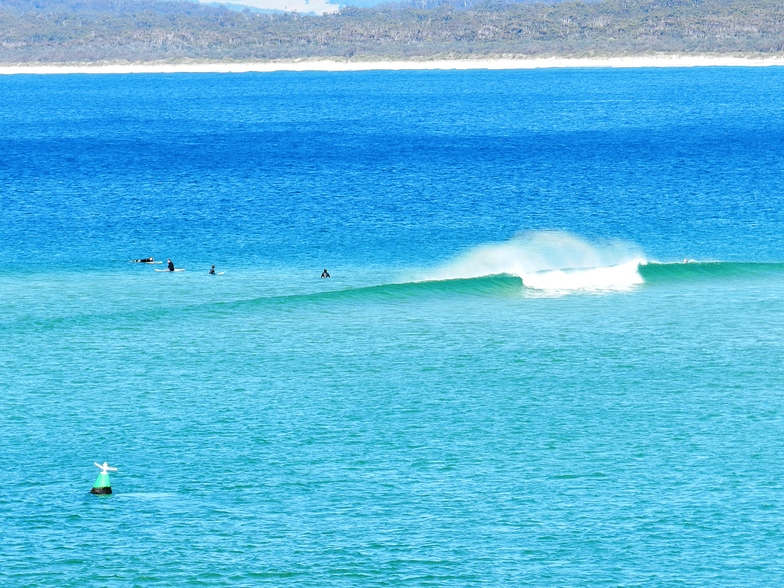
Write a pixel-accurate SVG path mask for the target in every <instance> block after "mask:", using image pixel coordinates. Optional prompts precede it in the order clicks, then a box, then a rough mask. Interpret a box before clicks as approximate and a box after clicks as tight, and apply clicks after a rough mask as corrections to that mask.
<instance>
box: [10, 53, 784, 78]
mask: <svg viewBox="0 0 784 588" xmlns="http://www.w3.org/2000/svg"><path fill="white" fill-rule="evenodd" d="M776 65H778V66H781V65H784V57H772V58H756V57H729V56H727V57H718V56H708V55H697V56H686V55H667V56H640V57H607V58H564V57H546V58H524V57H520V58H498V59H490V58H488V59H484V58H483V59H478V58H477V59H474V58H465V59H450V60H421V61H330V60H297V61H266V62H265V61H259V62H247V63H220V62H213V63H176V64H172V63H132V64H114V65H112V64H109V65H0V74H102V73H104V74H105V73H109V74H126V73H245V72H274V71H369V70H431V69H433V70H434V69H440V70H448V69H457V70H467V69H540V68H588V67H591V68H602V67H603V68H634V67H717V66H723V67H728V66H734V67H762V66H776Z"/></svg>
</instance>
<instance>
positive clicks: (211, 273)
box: [210, 265, 215, 276]
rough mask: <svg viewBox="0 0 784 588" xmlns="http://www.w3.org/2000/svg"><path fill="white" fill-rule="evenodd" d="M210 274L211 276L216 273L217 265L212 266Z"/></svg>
mask: <svg viewBox="0 0 784 588" xmlns="http://www.w3.org/2000/svg"><path fill="white" fill-rule="evenodd" d="M210 275H211V276H214V275H215V265H213V266H212V267H211V268H210Z"/></svg>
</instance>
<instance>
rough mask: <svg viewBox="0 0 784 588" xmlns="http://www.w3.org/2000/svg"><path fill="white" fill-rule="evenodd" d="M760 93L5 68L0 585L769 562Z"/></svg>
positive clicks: (768, 365)
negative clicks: (105, 467)
mask: <svg viewBox="0 0 784 588" xmlns="http://www.w3.org/2000/svg"><path fill="white" fill-rule="evenodd" d="M783 95H784V71H780V70H778V69H773V68H771V69H767V68H766V69H747V68H700V69H684V70H679V69H672V70H623V71H613V70H561V71H556V70H552V71H520V72H482V71H473V72H472V71H469V72H364V73H333V74H326V73H297V74H286V73H280V74H245V75H207V74H204V75H149V76H147V75H134V76H110V75H105V76H7V77H2V78H0V153H2V154H3V157H2V158H0V205H1V206H2V208H1V210H2V211H3V217H4V218H3V223H2V224H0V254H1V255H2V259H3V260H4V269H5V271H4V272H3V273H2V274H0V301H1V302H2V307H3V312H2V313H0V370H2V371H1V372H0V373H2V378H0V431H2V435H1V436H0V463H2V468H0V545H2V548H0V582H1V583H2V584H3V585H8V586H33V585H35V586H42V585H49V586H84V585H98V586H129V585H135V586H148V585H149V586H154V585H161V586H169V585H181V586H200V585H209V586H229V585H232V586H234V585H240V586H253V585H274V586H279V585H284V586H289V585H292V586H294V585H296V586H474V585H493V586H591V587H593V586H642V585H644V586H710V587H715V586H772V585H776V584H777V583H778V581H779V578H780V577H781V574H782V571H784V570H782V567H783V566H782V551H783V550H784V534H783V533H782V528H781V512H782V508H783V507H784V502H783V501H782V483H781V481H780V480H781V477H782V474H784V467H783V466H782V465H781V454H782V451H783V450H784V441H782V435H781V431H782V426H784V412H783V410H784V400H783V399H782V394H781V392H782V389H783V388H784V360H782V351H783V350H782V347H783V345H782V342H784V294H783V292H784V242H782V235H784V207H783V206H782V204H783V202H782V196H781V193H780V187H781V186H782V185H783V182H782V180H784V161H783V160H782V157H781V153H782V147H783V146H784V101H782V99H781V96H783ZM150 255H152V256H154V257H155V258H156V259H158V260H162V261H164V262H165V260H166V259H167V258H171V259H172V260H173V261H174V262H175V264H176V265H177V266H178V267H183V268H185V270H186V271H184V272H181V273H180V272H178V273H174V274H169V273H165V272H156V271H154V270H155V269H162V268H163V267H165V266H164V265H155V266H148V265H141V264H134V263H130V262H129V260H131V259H136V258H140V257H146V256H150ZM684 260H687V261H688V263H683V262H684ZM211 264H216V266H217V270H218V271H223V272H225V273H224V274H223V275H220V276H209V275H207V270H208V269H209V267H210V265H211ZM325 267H326V268H328V269H329V271H330V273H331V275H332V278H330V279H329V280H321V279H319V275H320V274H321V271H322V270H323V269H324V268H325ZM94 461H98V462H103V461H108V462H109V464H110V465H112V466H115V467H117V468H118V471H117V472H113V473H112V475H111V479H112V486H113V490H114V494H113V495H111V496H93V495H91V494H89V490H90V488H91V486H92V483H93V481H94V480H95V478H96V476H97V474H98V469H97V468H95V467H94V466H93V465H92V464H93V462H94Z"/></svg>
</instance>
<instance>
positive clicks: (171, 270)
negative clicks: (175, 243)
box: [166, 259, 174, 272]
mask: <svg viewBox="0 0 784 588" xmlns="http://www.w3.org/2000/svg"><path fill="white" fill-rule="evenodd" d="M166 263H167V264H168V265H167V266H166V268H167V269H168V270H169V271H170V272H173V271H174V263H173V262H172V260H171V259H167V260H166Z"/></svg>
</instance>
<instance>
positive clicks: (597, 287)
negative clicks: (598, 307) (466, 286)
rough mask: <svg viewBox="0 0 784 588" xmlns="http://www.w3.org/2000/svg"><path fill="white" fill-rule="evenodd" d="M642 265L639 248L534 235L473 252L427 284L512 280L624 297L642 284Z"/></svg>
mask: <svg viewBox="0 0 784 588" xmlns="http://www.w3.org/2000/svg"><path fill="white" fill-rule="evenodd" d="M644 263H645V258H644V256H643V255H642V253H641V252H640V250H639V248H638V247H636V246H635V245H632V244H629V243H626V242H622V241H608V242H603V243H598V244H594V243H589V242H588V241H586V240H584V239H581V238H580V237H577V236H575V235H571V234H569V233H564V232H557V231H536V232H531V233H525V234H523V235H520V236H518V237H515V238H514V239H512V240H510V241H507V242H505V243H494V244H489V245H482V246H480V247H477V248H475V249H472V250H471V251H469V252H467V253H465V254H463V255H461V256H460V257H458V258H457V259H456V260H454V261H453V262H451V263H449V264H447V265H445V266H443V267H441V268H438V269H437V270H435V271H434V272H433V273H431V274H430V275H429V276H428V277H427V279H429V280H454V279H468V278H478V277H482V276H494V275H510V276H517V277H519V278H520V279H521V280H522V281H523V285H524V286H525V287H526V288H527V289H529V290H535V291H539V292H543V293H553V294H559V293H568V292H580V291H582V292H607V291H624V290H629V289H631V288H633V287H635V286H638V285H639V284H642V283H643V277H642V276H641V275H640V273H639V272H638V267H639V266H640V264H644Z"/></svg>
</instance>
